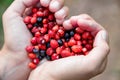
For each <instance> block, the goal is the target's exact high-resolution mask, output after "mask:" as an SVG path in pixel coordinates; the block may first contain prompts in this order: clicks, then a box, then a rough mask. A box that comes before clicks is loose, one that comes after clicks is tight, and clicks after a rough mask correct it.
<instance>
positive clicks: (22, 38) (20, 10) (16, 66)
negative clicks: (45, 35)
mask: <svg viewBox="0 0 120 80" xmlns="http://www.w3.org/2000/svg"><path fill="white" fill-rule="evenodd" d="M38 3H40V5H42V6H44V7H49V10H50V11H52V12H55V17H56V21H57V22H58V24H61V23H63V21H64V18H65V17H66V15H67V14H68V8H67V7H65V6H64V1H63V0H14V2H13V3H12V4H11V6H10V7H9V8H8V9H7V10H6V11H5V13H4V14H3V27H4V35H5V41H4V42H5V43H4V46H3V48H2V50H1V52H0V60H1V61H2V64H1V66H0V79H2V80H8V79H9V80H27V78H28V76H29V74H30V72H31V70H30V69H29V68H28V62H29V59H28V57H27V52H26V51H25V48H26V46H27V45H30V39H31V38H32V35H31V33H30V32H29V30H28V29H27V28H26V25H25V23H24V22H23V15H24V14H25V13H26V12H25V11H26V10H28V9H30V8H31V7H33V6H34V5H36V4H38ZM63 15H64V16H63Z"/></svg>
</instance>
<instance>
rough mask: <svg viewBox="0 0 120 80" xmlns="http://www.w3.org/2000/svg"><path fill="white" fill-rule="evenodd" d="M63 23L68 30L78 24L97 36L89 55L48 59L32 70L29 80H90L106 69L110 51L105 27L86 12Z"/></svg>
mask: <svg viewBox="0 0 120 80" xmlns="http://www.w3.org/2000/svg"><path fill="white" fill-rule="evenodd" d="M63 25H64V27H65V28H66V29H67V30H69V29H72V28H73V26H78V27H81V28H82V29H84V30H88V31H90V32H91V33H92V35H93V36H95V40H94V44H93V49H92V50H91V51H90V52H89V54H88V55H87V56H82V55H81V56H72V57H67V58H63V59H59V60H55V61H50V62H49V61H47V62H45V63H43V64H42V65H40V66H39V67H38V68H36V69H35V70H34V71H32V73H31V75H30V78H29V80H48V79H49V80H88V79H90V78H92V77H94V76H96V75H98V74H100V73H102V72H103V71H104V69H105V67H106V63H107V55H108V53H109V45H108V35H107V32H106V31H105V29H104V28H103V27H102V26H101V25H99V24H98V23H96V22H95V21H94V20H93V19H92V18H91V17H89V16H88V15H85V14H83V15H79V16H73V17H71V18H70V19H69V20H67V21H65V22H64V23H63Z"/></svg>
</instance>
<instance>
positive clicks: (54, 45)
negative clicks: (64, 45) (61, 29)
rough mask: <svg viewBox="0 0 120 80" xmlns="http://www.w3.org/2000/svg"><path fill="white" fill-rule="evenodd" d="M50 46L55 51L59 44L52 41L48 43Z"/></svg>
mask: <svg viewBox="0 0 120 80" xmlns="http://www.w3.org/2000/svg"><path fill="white" fill-rule="evenodd" d="M50 46H51V48H53V49H56V48H57V47H58V46H59V44H58V42H57V41H56V40H54V39H53V40H51V41H50Z"/></svg>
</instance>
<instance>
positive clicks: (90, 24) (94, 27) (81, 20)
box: [70, 14, 104, 35]
mask: <svg viewBox="0 0 120 80" xmlns="http://www.w3.org/2000/svg"><path fill="white" fill-rule="evenodd" d="M70 22H71V24H72V26H73V27H71V28H74V27H77V26H79V27H80V28H81V29H83V30H87V31H90V32H92V34H93V35H96V33H97V32H98V31H100V30H102V29H104V28H103V27H102V26H101V25H99V24H98V23H97V22H96V21H95V20H94V19H93V18H91V17H90V16H89V15H87V14H81V15H78V16H72V17H71V18H70Z"/></svg>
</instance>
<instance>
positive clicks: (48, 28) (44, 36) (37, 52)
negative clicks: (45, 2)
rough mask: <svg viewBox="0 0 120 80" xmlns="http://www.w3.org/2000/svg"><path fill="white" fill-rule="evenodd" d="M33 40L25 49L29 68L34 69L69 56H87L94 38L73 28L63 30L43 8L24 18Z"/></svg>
mask: <svg viewBox="0 0 120 80" xmlns="http://www.w3.org/2000/svg"><path fill="white" fill-rule="evenodd" d="M24 22H25V24H26V26H27V28H28V29H29V30H30V32H31V34H32V35H33V38H32V39H31V45H28V46H27V47H26V51H27V52H28V57H29V58H30V59H31V62H30V63H29V67H30V68H32V69H34V68H36V66H37V65H38V64H39V62H40V61H41V60H42V59H43V58H46V59H47V60H51V61H53V60H57V59H60V58H65V57H69V56H78V55H87V54H88V53H89V51H90V50H91V49H92V48H93V40H94V37H93V36H92V35H91V33H90V32H89V31H86V30H82V29H80V28H79V27H77V26H76V27H75V28H74V29H72V30H69V31H68V30H65V29H64V27H63V26H62V25H58V24H57V23H56V20H55V16H54V13H52V12H50V11H49V9H48V8H45V7H39V8H38V7H34V8H32V13H31V14H30V15H28V16H26V17H25V18H24Z"/></svg>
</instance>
